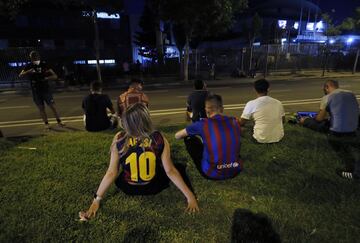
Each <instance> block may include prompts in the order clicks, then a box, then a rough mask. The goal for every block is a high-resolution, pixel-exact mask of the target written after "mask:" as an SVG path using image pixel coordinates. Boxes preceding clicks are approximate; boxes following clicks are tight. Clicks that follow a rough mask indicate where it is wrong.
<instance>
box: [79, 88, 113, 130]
mask: <svg viewBox="0 0 360 243" xmlns="http://www.w3.org/2000/svg"><path fill="white" fill-rule="evenodd" d="M90 92H91V94H89V95H88V96H86V97H85V98H84V100H83V102H82V108H83V110H84V113H85V115H84V121H85V128H86V130H87V131H89V132H98V131H103V130H107V129H109V128H112V127H115V126H116V124H117V117H116V115H115V110H114V108H113V105H112V102H111V100H110V98H109V96H108V95H105V94H102V85H101V83H100V82H93V83H91V85H90ZM108 110H109V111H110V112H111V114H112V115H111V116H110V117H109V116H108Z"/></svg>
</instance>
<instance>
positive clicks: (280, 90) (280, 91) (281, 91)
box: [270, 89, 293, 93]
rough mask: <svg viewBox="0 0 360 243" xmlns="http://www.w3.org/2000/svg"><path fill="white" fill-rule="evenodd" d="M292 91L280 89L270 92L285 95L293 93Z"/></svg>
mask: <svg viewBox="0 0 360 243" xmlns="http://www.w3.org/2000/svg"><path fill="white" fill-rule="evenodd" d="M291 91H293V90H292V89H279V90H270V92H271V93H285V92H291Z"/></svg>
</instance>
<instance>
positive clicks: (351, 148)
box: [328, 132, 360, 177]
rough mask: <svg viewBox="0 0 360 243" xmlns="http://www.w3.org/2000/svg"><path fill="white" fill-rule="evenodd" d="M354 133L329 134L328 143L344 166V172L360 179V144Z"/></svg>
mask: <svg viewBox="0 0 360 243" xmlns="http://www.w3.org/2000/svg"><path fill="white" fill-rule="evenodd" d="M358 140H359V137H357V136H356V133H355V132H354V133H335V132H330V134H329V135H328V142H329V144H330V146H331V147H332V149H333V150H334V151H335V152H336V153H337V154H338V156H339V157H340V158H341V159H342V161H343V162H344V164H345V169H344V170H345V171H349V172H352V173H354V175H355V176H358V177H360V143H359V141H358Z"/></svg>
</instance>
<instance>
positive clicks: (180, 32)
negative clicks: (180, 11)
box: [172, 24, 186, 78]
mask: <svg viewBox="0 0 360 243" xmlns="http://www.w3.org/2000/svg"><path fill="white" fill-rule="evenodd" d="M172 31H173V34H174V38H175V42H176V47H177V49H178V50H179V64H180V75H181V76H182V75H183V74H184V59H183V55H182V53H183V50H184V47H185V44H186V36H185V31H184V29H183V27H182V26H181V25H176V24H175V25H173V26H172ZM181 78H183V77H181Z"/></svg>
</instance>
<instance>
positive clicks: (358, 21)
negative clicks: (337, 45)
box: [354, 7, 360, 33]
mask: <svg viewBox="0 0 360 243" xmlns="http://www.w3.org/2000/svg"><path fill="white" fill-rule="evenodd" d="M354 22H355V29H356V31H357V32H358V33H360V7H357V8H356V10H355V16H354Z"/></svg>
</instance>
